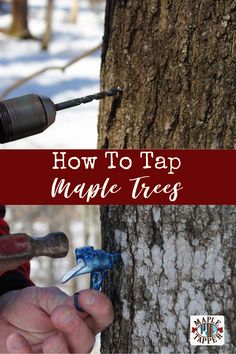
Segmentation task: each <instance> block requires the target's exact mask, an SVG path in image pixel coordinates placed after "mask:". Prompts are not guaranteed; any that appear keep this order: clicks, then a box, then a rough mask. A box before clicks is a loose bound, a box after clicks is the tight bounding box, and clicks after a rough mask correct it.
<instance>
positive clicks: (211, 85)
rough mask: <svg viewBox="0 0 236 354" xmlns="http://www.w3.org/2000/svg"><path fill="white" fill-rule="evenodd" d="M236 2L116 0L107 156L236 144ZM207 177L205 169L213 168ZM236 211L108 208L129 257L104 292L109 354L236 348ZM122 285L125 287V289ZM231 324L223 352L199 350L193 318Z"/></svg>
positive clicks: (111, 6) (102, 142)
mask: <svg viewBox="0 0 236 354" xmlns="http://www.w3.org/2000/svg"><path fill="white" fill-rule="evenodd" d="M235 20H236V3H235V1H229V0H226V1H208V0H178V1H172V0H159V1H149V0H134V1H129V0H122V1H112V0H107V5H106V19H105V35H104V43H103V51H102V66H101V82H102V88H109V87H114V86H120V87H122V88H123V89H124V93H123V95H122V96H119V97H117V98H115V99H112V98H110V99H106V100H103V101H102V102H101V104H100V115H99V125H98V129H99V139H98V146H99V147H100V148H110V149H118V148H128V149H132V148H142V149H159V148H188V149H191V148H192V149H205V148H210V149H215V148H220V149H232V148H235V146H236V135H235V131H236V119H235V118H236V113H235V98H236V97H235V92H236V90H235V88H236V87H235V86H236V84H235V72H236V67H235V55H236V54H235V53H236V51H235V43H236V42H235V38H234V30H235ZM203 173H204V171H203ZM235 217H236V207H235V206H157V205H156V206H155V205H153V206H110V207H108V206H107V207H102V208H101V222H102V238H103V246H104V247H105V248H107V249H109V250H113V251H114V250H116V251H117V250H118V251H121V252H122V254H123V259H124V267H123V268H120V269H119V270H118V271H114V272H113V274H112V275H110V276H109V278H108V281H107V282H106V287H105V290H106V291H107V292H108V294H109V295H110V296H111V298H112V299H113V302H114V305H115V310H116V318H115V321H114V324H113V325H112V326H111V327H110V328H109V330H108V331H106V332H105V333H104V334H103V336H102V338H103V340H102V352H104V353H107V352H109V353H133V352H136V353H153V352H155V353H190V352H191V353H203V352H204V353H209V352H214V353H218V352H221V353H223V352H224V353H234V352H235V351H236V340H235V338H236V271H235V262H236V237H235ZM114 284H115V285H114ZM198 314H199V315H204V314H213V315H216V314H222V315H224V316H225V326H226V339H225V342H226V344H225V346H224V347H223V349H222V347H212V348H211V347H198V346H197V347H191V346H190V343H189V317H190V315H198Z"/></svg>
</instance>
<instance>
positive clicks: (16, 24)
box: [8, 0, 32, 39]
mask: <svg viewBox="0 0 236 354" xmlns="http://www.w3.org/2000/svg"><path fill="white" fill-rule="evenodd" d="M8 33H9V34H11V35H14V36H16V37H19V38H22V39H28V38H32V36H31V34H30V32H29V29H28V2H27V0H13V1H12V24H11V28H10V30H9V32H8Z"/></svg>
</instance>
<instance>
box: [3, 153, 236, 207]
mask: <svg viewBox="0 0 236 354" xmlns="http://www.w3.org/2000/svg"><path fill="white" fill-rule="evenodd" d="M0 163H1V177H0V178H1V183H0V203H1V204H166V205H167V204H168V205H171V204H186V205H187V204H236V188H235V182H236V168H235V166H236V151H234V150H2V151H0Z"/></svg>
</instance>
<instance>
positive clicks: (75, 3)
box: [70, 0, 79, 24]
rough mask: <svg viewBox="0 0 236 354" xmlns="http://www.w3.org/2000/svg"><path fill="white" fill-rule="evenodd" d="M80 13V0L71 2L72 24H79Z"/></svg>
mask: <svg viewBox="0 0 236 354" xmlns="http://www.w3.org/2000/svg"><path fill="white" fill-rule="evenodd" d="M78 11H79V0H71V10H70V20H71V22H72V23H74V24H75V23H77V19H78Z"/></svg>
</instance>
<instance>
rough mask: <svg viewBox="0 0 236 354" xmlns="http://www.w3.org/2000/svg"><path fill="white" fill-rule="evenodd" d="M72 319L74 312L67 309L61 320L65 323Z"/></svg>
mask: <svg viewBox="0 0 236 354" xmlns="http://www.w3.org/2000/svg"><path fill="white" fill-rule="evenodd" d="M72 319H73V313H72V311H71V310H70V309H68V310H65V311H64V313H63V314H62V315H61V317H60V320H61V322H63V323H64V324H67V323H69V322H70V321H71V320H72Z"/></svg>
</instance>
